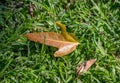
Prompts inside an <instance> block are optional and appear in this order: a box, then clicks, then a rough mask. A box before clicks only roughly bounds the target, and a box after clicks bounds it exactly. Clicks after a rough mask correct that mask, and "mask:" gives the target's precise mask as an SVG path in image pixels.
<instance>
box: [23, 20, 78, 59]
mask: <svg viewBox="0 0 120 83" xmlns="http://www.w3.org/2000/svg"><path fill="white" fill-rule="evenodd" d="M56 24H57V25H58V26H59V27H60V28H61V30H62V33H55V32H37V33H27V34H25V37H27V38H28V39H29V40H31V41H34V42H39V43H42V44H46V45H49V46H53V47H56V48H58V50H57V51H56V52H55V53H54V56H55V57H61V56H64V55H67V54H69V53H71V52H73V51H74V50H75V49H76V46H78V44H79V43H78V42H77V40H76V38H75V37H74V36H72V35H70V34H69V33H68V32H67V31H66V27H65V25H64V24H61V23H60V22H56Z"/></svg>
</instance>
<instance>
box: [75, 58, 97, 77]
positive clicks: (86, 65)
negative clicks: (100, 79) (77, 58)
mask: <svg viewBox="0 0 120 83" xmlns="http://www.w3.org/2000/svg"><path fill="white" fill-rule="evenodd" d="M95 62H96V59H90V60H88V61H86V62H83V63H82V64H80V66H79V67H78V69H77V72H76V74H77V75H80V74H81V73H82V72H86V71H87V70H88V69H89V68H90V67H91V66H92V65H93V64H94V63H95Z"/></svg>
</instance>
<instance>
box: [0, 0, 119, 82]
mask: <svg viewBox="0 0 120 83" xmlns="http://www.w3.org/2000/svg"><path fill="white" fill-rule="evenodd" d="M30 4H32V6H31V8H30ZM30 10H31V11H30ZM32 10H33V11H32ZM56 21H60V22H61V23H63V24H65V25H66V26H67V31H68V32H69V33H74V34H75V35H76V36H77V37H78V42H79V43H80V45H79V46H77V48H76V49H75V51H73V52H72V53H70V54H68V55H66V56H63V57H58V58H56V57H54V52H55V51H56V50H57V49H56V48H55V47H51V46H47V45H44V44H39V43H36V42H33V41H30V40H28V39H27V38H26V37H25V36H24V35H25V34H26V33H29V32H57V33H60V28H59V27H58V26H57V25H56V23H55V22H56ZM89 59H97V61H96V62H95V64H94V65H93V66H91V67H90V69H89V70H88V71H87V72H84V73H82V74H81V75H80V76H78V77H76V68H77V67H78V66H79V64H80V63H82V62H84V61H87V60H89ZM0 83H120V1H119V0H3V1H0Z"/></svg>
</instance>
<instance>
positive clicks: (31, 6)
mask: <svg viewBox="0 0 120 83" xmlns="http://www.w3.org/2000/svg"><path fill="white" fill-rule="evenodd" d="M29 11H30V15H31V17H33V16H34V15H33V12H34V9H33V4H32V3H30V5H29Z"/></svg>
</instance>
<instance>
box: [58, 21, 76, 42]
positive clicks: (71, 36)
mask: <svg viewBox="0 0 120 83" xmlns="http://www.w3.org/2000/svg"><path fill="white" fill-rule="evenodd" d="M56 24H57V25H58V26H59V27H60V29H61V34H62V35H63V36H64V37H65V39H66V40H67V41H71V42H77V38H76V37H75V35H74V34H73V33H72V34H69V33H68V32H67V31H66V26H65V25H64V24H62V23H60V22H56Z"/></svg>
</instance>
